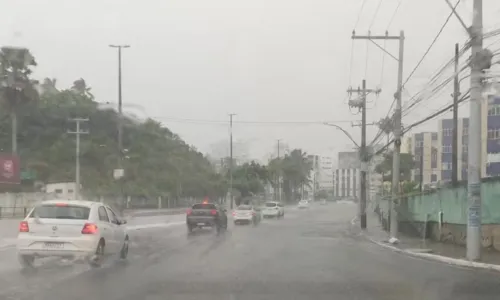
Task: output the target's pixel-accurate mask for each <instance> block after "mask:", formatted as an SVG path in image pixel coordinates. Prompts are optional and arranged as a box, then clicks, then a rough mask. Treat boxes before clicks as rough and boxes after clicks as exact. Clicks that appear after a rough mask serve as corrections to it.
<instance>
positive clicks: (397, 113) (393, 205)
mask: <svg viewBox="0 0 500 300" xmlns="http://www.w3.org/2000/svg"><path fill="white" fill-rule="evenodd" d="M352 39H358V40H370V41H371V42H373V43H374V44H375V45H377V47H378V48H380V49H382V50H383V51H384V52H386V53H387V54H388V55H389V56H390V57H392V58H393V59H395V60H396V61H397V62H398V82H397V87H398V89H397V91H396V93H395V94H394V97H395V98H396V108H395V110H394V151H393V155H392V157H393V161H392V197H391V198H392V199H391V202H390V210H391V214H390V215H391V225H390V226H391V237H392V240H397V236H398V215H397V209H398V205H399V189H400V185H399V176H400V168H399V163H400V157H399V156H400V153H401V116H402V114H401V102H402V101H401V100H402V99H401V98H402V94H403V57H404V40H405V35H404V31H402V30H401V31H400V33H399V35H398V36H390V35H389V34H388V32H387V31H386V32H385V35H382V36H376V35H375V36H374V35H370V34H368V35H367V36H356V35H355V32H354V31H353V32H352ZM375 40H397V41H399V56H398V58H396V57H395V56H394V55H392V54H391V53H390V52H388V51H387V50H385V48H383V47H382V46H380V45H379V44H377V43H376V42H375Z"/></svg>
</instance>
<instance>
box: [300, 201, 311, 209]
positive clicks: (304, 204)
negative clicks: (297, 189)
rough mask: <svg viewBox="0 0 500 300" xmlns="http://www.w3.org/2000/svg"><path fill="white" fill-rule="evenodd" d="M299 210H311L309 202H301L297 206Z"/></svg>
mask: <svg viewBox="0 0 500 300" xmlns="http://www.w3.org/2000/svg"><path fill="white" fill-rule="evenodd" d="M297 207H298V208H309V201H307V200H300V201H299V204H298V205H297Z"/></svg>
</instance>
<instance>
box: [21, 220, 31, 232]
mask: <svg viewBox="0 0 500 300" xmlns="http://www.w3.org/2000/svg"><path fill="white" fill-rule="evenodd" d="M29 231H30V227H29V225H28V222H26V221H22V222H21V223H19V232H29Z"/></svg>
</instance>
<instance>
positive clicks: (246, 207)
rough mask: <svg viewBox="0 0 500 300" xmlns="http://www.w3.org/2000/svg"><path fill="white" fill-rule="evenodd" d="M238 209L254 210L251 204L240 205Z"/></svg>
mask: <svg viewBox="0 0 500 300" xmlns="http://www.w3.org/2000/svg"><path fill="white" fill-rule="evenodd" d="M237 209H238V210H252V207H251V206H250V205H240V206H238V208H237Z"/></svg>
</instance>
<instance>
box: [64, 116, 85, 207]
mask: <svg viewBox="0 0 500 300" xmlns="http://www.w3.org/2000/svg"><path fill="white" fill-rule="evenodd" d="M69 121H71V122H75V123H76V131H69V130H68V133H69V134H75V135H76V171H75V185H76V187H75V200H79V199H80V134H88V133H89V132H88V130H81V126H80V124H81V123H82V122H88V121H89V119H81V118H74V119H69Z"/></svg>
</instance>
